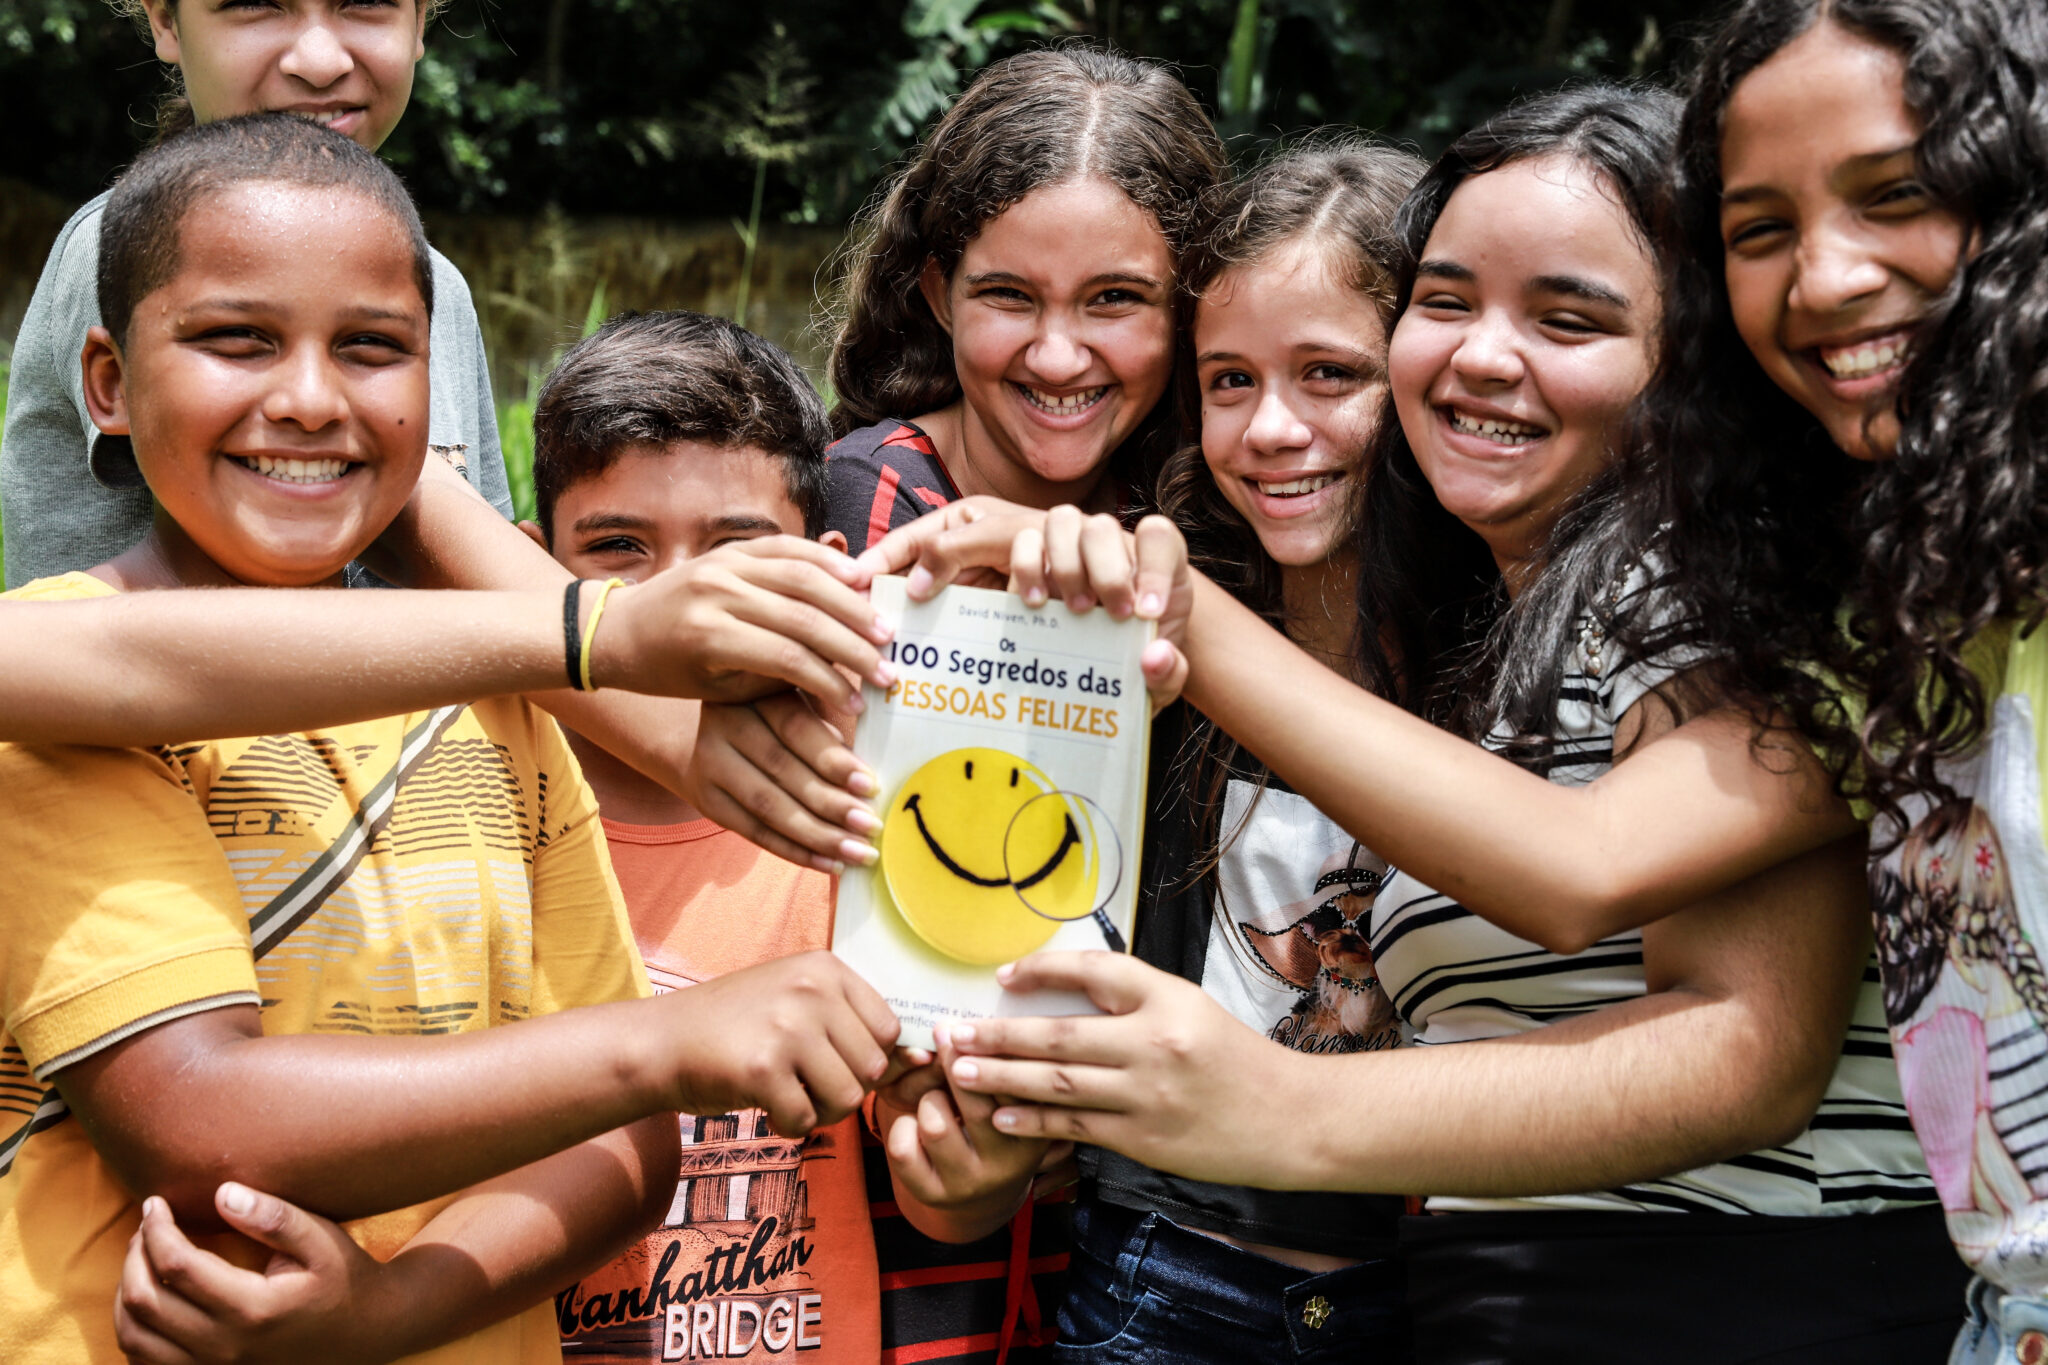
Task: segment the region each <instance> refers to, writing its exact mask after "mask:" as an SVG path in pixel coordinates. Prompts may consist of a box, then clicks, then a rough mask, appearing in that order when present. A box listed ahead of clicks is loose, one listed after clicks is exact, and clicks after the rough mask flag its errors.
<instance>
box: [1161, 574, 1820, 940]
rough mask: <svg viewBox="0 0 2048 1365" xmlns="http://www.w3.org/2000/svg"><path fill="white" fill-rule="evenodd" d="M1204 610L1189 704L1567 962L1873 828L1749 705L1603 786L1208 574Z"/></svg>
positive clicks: (1804, 753) (1469, 903) (1199, 604)
mask: <svg viewBox="0 0 2048 1365" xmlns="http://www.w3.org/2000/svg"><path fill="white" fill-rule="evenodd" d="M1195 600H1196V606H1195V611H1194V613H1193V616H1192V618H1191V620H1190V621H1189V624H1188V628H1187V630H1188V635H1187V653H1188V658H1189V675H1188V685H1187V693H1186V695H1187V698H1188V700H1189V701H1191V702H1192V703H1194V705H1196V706H1197V707H1199V708H1200V709H1201V710H1202V711H1203V712H1204V713H1205V714H1206V715H1208V717H1209V718H1210V719H1211V720H1213V721H1215V722H1216V723H1217V724H1218V725H1219V726H1221V727H1222V728H1223V729H1224V730H1225V731H1227V732H1228V733H1229V734H1231V735H1232V736H1233V737H1235V738H1236V739H1237V740H1239V741H1240V742H1241V743H1243V744H1244V746H1245V747H1246V748H1248V749H1250V750H1251V751H1252V752H1253V753H1254V754H1256V755H1258V757H1259V759H1260V760H1261V761H1262V762H1264V763H1265V764H1266V765H1267V766H1268V767H1270V768H1271V769H1272V770H1273V771H1274V772H1275V773H1277V774H1279V776H1280V777H1281V778H1282V779H1283V780H1284V781H1286V782H1287V783H1288V785H1289V786H1291V787H1292V788H1293V789H1294V790H1295V791H1297V792H1299V793H1301V794H1302V795H1303V796H1304V797H1306V798H1307V799H1308V800H1310V801H1311V802H1313V803H1314V804H1315V806H1316V807H1317V809H1319V810H1321V811H1323V812H1325V813H1327V814H1328V815H1329V817H1330V818H1331V819H1332V820H1335V821H1336V822H1337V823H1338V824H1339V825H1340V826H1342V827H1343V828H1344V830H1345V831H1346V832H1347V833H1349V834H1350V835H1352V836H1353V837H1354V838H1357V839H1359V840H1360V841H1362V842H1363V843H1365V844H1366V845H1367V846H1368V847H1370V848H1371V849H1372V850H1373V851H1374V852H1376V853H1378V854H1379V855H1380V856H1381V857H1383V858H1385V859H1386V860H1387V861H1388V862H1390V863H1392V864H1394V865H1395V866H1396V867H1399V868H1402V869H1404V870H1406V871H1408V872H1410V873H1412V874H1414V875H1415V876H1416V877H1418V878H1420V879H1421V880H1422V881H1424V882H1426V883H1427V884H1429V885H1430V886H1433V887H1435V888H1436V889H1437V890H1439V891H1441V892H1443V893H1444V894H1445V895H1447V896H1449V897H1451V898H1452V899H1453V900H1456V901H1458V902H1459V903H1460V904H1462V905H1464V906H1466V907H1468V908H1469V909H1471V910H1472V911H1473V912H1474V913H1476V914H1479V915H1482V916H1484V917H1485V918H1486V919H1488V920H1490V921H1491V922H1493V923H1494V924H1497V925H1499V926H1500V927H1501V928H1503V929H1506V930H1508V931H1509V932H1510V933H1513V934H1515V935H1517V936H1519V937H1522V938H1526V939H1528V940H1530V941H1531V942H1534V943H1539V944H1541V945H1543V946H1544V947H1545V948H1548V949H1550V950H1551V951H1552V952H1557V953H1566V954H1569V953H1575V952H1580V951H1582V950H1584V949H1585V948H1586V947H1588V946H1589V945H1591V944H1593V943H1597V942H1599V941H1600V940H1601V939H1603V938H1606V937H1608V936H1609V935H1611V934H1616V933H1620V932H1622V931H1623V930H1626V929H1633V928H1638V927H1641V926H1642V925H1645V924H1648V923H1650V922H1651V921H1653V920H1655V919H1657V918H1658V917H1660V916H1662V915H1665V914H1668V913H1670V912H1671V911H1673V910H1676V909H1678V908H1679V907H1681V906H1684V905H1688V904H1691V903H1692V902H1694V901H1697V900H1699V899H1700V898H1701V897H1702V896H1707V895H1711V894H1713V893H1714V892H1717V891H1720V890H1722V889H1723V888H1726V887H1728V886H1730V885H1731V884H1733V883H1735V882H1739V881H1741V880H1742V879H1744V878H1746V877H1753V876H1755V875H1757V874H1758V873H1760V872H1762V871H1764V870H1765V869H1767V868H1770V867H1774V866H1776V865H1778V864H1779V863H1782V862H1784V861H1785V860H1786V859H1788V858H1792V857H1795V856H1797V855H1799V854H1802V853H1805V852H1808V851H1809V850H1812V849H1815V848H1819V847H1821V846H1822V845H1825V844H1829V843H1833V842H1834V841H1836V840H1838V839H1842V838H1844V837H1846V836H1848V835H1851V834H1853V833H1855V832H1856V831H1857V830H1858V828H1859V826H1858V823H1857V821H1856V818H1855V816H1854V815H1853V814H1852V813H1851V812H1850V810H1849V808H1848V806H1847V804H1846V803H1844V802H1843V801H1842V800H1841V799H1840V798H1839V797H1837V796H1835V795H1834V794H1833V793H1832V792H1831V791H1830V789H1829V784H1828V780H1827V777H1826V774H1825V773H1824V772H1823V770H1822V768H1821V765H1820V762H1819V760H1818V759H1817V758H1816V757H1815V756H1814V754H1813V752H1812V750H1811V749H1809V748H1808V747H1807V746H1806V745H1805V744H1803V743H1801V742H1799V741H1798V739H1797V738H1796V736H1786V735H1782V734H1778V733H1773V734H1772V735H1769V736H1766V737H1765V739H1764V742H1763V743H1762V744H1761V745H1758V744H1756V743H1755V742H1754V741H1755V739H1756V726H1755V724H1754V722H1753V721H1752V720H1751V719H1750V718H1749V717H1748V715H1747V714H1745V713H1742V712H1738V711H1717V712H1713V713H1710V714H1708V715H1703V716H1700V717H1698V718H1697V719H1694V720H1690V721H1687V722H1686V723H1685V724H1683V725H1680V726H1679V727H1677V728H1676V729H1674V730H1672V731H1670V732H1669V733H1668V734H1664V735H1661V736H1659V737H1658V738H1656V739H1654V740H1652V741H1650V742H1647V743H1644V744H1642V745H1640V747H1638V748H1637V749H1636V750H1635V752H1634V753H1633V754H1632V755H1631V756H1630V758H1629V760H1628V761H1627V762H1626V763H1622V764H1619V765H1617V766H1616V767H1615V768H1614V770H1613V771H1612V772H1610V773H1608V774H1607V775H1605V776H1604V777H1602V778H1600V779H1599V780H1598V781H1597V782H1594V783H1593V784H1592V785H1590V786H1586V787H1564V786H1558V785H1555V784H1553V783H1550V782H1547V781H1545V780H1544V779H1543V778H1541V777H1538V776H1537V775H1535V774H1534V773H1531V772H1528V771H1526V770H1524V769H1522V768H1518V767H1516V766H1515V765H1514V764H1512V763H1510V762H1508V761H1507V760H1506V759H1503V758H1500V757H1498V756H1497V755H1494V754H1490V753H1488V752H1486V751H1485V750H1484V749H1481V748H1480V747H1478V746H1477V745H1474V744H1469V743H1466V742H1465V741H1464V740H1461V739H1459V738H1457V737H1456V736H1454V735H1451V734H1448V733H1446V732H1444V731H1442V730H1439V729H1437V728H1436V727H1435V726H1433V725H1430V724H1428V723H1427V722H1425V721H1423V720H1421V719H1419V718H1417V717H1415V716H1411V715H1409V714H1408V713H1406V712H1404V711H1402V710H1401V709H1400V708H1399V707H1396V706H1394V705H1392V704H1390V703H1388V702H1386V701H1383V700H1381V699H1380V698H1378V697H1375V696H1373V695H1372V694H1370V693H1368V692H1366V691H1365V690H1364V689H1362V688H1359V687H1356V686H1354V685H1353V684H1351V683H1350V682H1348V681H1346V680H1345V679H1343V678H1341V677H1339V676H1338V675H1337V674H1335V673H1333V672H1331V671H1330V670H1329V669H1327V668H1324V667H1323V666H1322V665H1321V664H1319V663H1317V662H1315V661H1314V660H1313V659H1311V658H1310V657H1309V656H1308V655H1307V654H1305V653H1303V652H1302V651H1301V650H1300V649H1298V648H1296V647H1295V646H1294V645H1293V644H1291V643H1289V642H1288V641H1287V639H1286V638H1285V637H1284V636H1282V635H1281V634H1280V633H1279V632H1278V631H1276V630H1274V629H1273V628H1272V627H1270V626H1268V625H1267V624H1266V623H1265V622H1263V621H1261V620H1260V619H1259V618H1258V617H1257V616H1256V615H1254V614H1253V613H1252V612H1250V611H1249V610H1247V609H1246V608H1245V607H1244V606H1243V605H1241V604H1240V603H1238V602H1237V601H1236V600H1235V599H1233V598H1232V597H1231V596H1230V595H1229V594H1228V593H1226V592H1224V591H1223V590H1222V589H1221V588H1218V587H1217V586H1216V585H1215V584H1214V583H1211V582H1210V581H1209V580H1207V579H1206V578H1201V577H1199V576H1198V577H1197V579H1196V599H1195ZM1362 772H1363V773H1371V774H1376V775H1382V776H1380V777H1377V778H1375V780H1368V781H1361V780H1360V774H1361V773H1362ZM1386 773H1399V774H1400V775H1401V780H1400V781H1398V782H1387V781H1385V780H1384V778H1383V775H1384V774H1386Z"/></svg>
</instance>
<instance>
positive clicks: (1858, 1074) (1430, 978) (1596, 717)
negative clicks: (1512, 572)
mask: <svg viewBox="0 0 2048 1365" xmlns="http://www.w3.org/2000/svg"><path fill="white" fill-rule="evenodd" d="M1604 653H1605V655H1606V657H1603V649H1602V641H1601V639H1600V636H1599V634H1598V632H1597V631H1596V630H1595V629H1594V628H1593V627H1592V626H1591V625H1590V623H1589V624H1588V625H1587V626H1586V627H1585V628H1584V629H1583V630H1582V632H1581V635H1580V639H1579V642H1578V644H1577V646H1576V647H1575V649H1574V651H1573V658H1572V660H1571V664H1570V671H1569V672H1568V673H1567V676H1566V679H1565V683H1564V687H1563V688H1562V691H1561V695H1560V700H1559V704H1558V714H1557V718H1556V719H1557V724H1556V729H1555V740H1556V745H1555V748H1554V749H1553V750H1552V753H1551V755H1550V757H1549V764H1548V767H1549V770H1548V774H1547V775H1548V777H1549V779H1550V780H1551V781H1552V782H1556V783H1560V784H1562V785H1565V786H1584V785H1585V784H1587V783H1589V782H1591V781H1593V780H1594V779H1595V778H1597V777H1599V776H1600V775H1601V774H1602V773H1604V772H1606V771H1607V770H1608V769H1609V768H1610V767H1612V766H1613V758H1614V734H1615V730H1616V728H1617V726H1618V724H1619V722H1620V720H1621V718H1622V717H1623V716H1624V715H1626V714H1627V712H1628V710H1629V708H1630V707H1632V706H1634V705H1635V704H1636V703H1637V702H1638V701H1639V700H1641V699H1642V698H1643V697H1644V696H1645V695H1646V694H1647V693H1649V692H1650V691H1652V690H1653V689H1655V688H1657V687H1658V686H1660V685H1661V684H1663V683H1664V682H1665V681H1667V680H1668V679H1670V678H1671V677H1673V676H1674V675H1675V674H1676V673H1678V672H1679V671H1681V668H1680V667H1679V666H1678V664H1677V663H1676V662H1674V661H1663V660H1660V661H1658V662H1654V663H1650V664H1640V665H1630V664H1627V663H1625V662H1623V661H1621V660H1618V659H1616V658H1614V657H1613V651H1612V649H1611V648H1609V649H1607V650H1605V651H1604ZM1488 747H1489V748H1495V747H1500V743H1499V741H1498V739H1496V740H1490V741H1489V743H1488ZM1372 953H1373V958H1374V960H1375V961H1376V962H1377V964H1378V968H1379V976H1380V981H1381V984H1382V985H1383V986H1384V987H1385V988H1386V991H1387V993H1388V995H1389V996H1390V997H1391V998H1392V999H1393V1002H1394V1008H1395V1010H1396V1011H1397V1012H1398V1013H1399V1014H1400V1015H1401V1017H1402V1018H1403V1019H1404V1020H1405V1021H1406V1022H1407V1023H1408V1025H1409V1026H1410V1027H1411V1028H1412V1029H1413V1030H1414V1040H1415V1042H1416V1043H1417V1044H1419V1045H1422V1046H1440V1045H1443V1044H1446V1043H1462V1042H1470V1041H1473V1040H1476V1039H1485V1038H1503V1037H1510V1036H1513V1035H1516V1034H1522V1033H1527V1032H1529V1031H1531V1030H1533V1029H1538V1028H1542V1027H1543V1026H1544V1025H1545V1024H1551V1023H1555V1022H1557V1021H1558V1020H1560V1019H1570V1018H1572V1017H1574V1016H1576V1015H1581V1014H1586V1013H1588V1012H1590V1011H1593V1010H1597V1009H1599V1008H1601V1007H1602V1006H1605V1005H1611V1004H1615V1003H1618V1002H1620V1001H1623V1000H1630V999H1634V998H1635V997H1638V996H1640V995H1642V994H1643V992H1644V985H1643V942H1642V935H1641V933H1640V932H1637V931H1630V932H1628V933H1624V934H1616V935H1614V936H1613V937H1611V938H1607V939H1603V940H1602V941H1600V942H1599V943H1596V944H1595V945H1593V946H1592V947H1591V948H1589V949H1587V950H1586V951H1585V952H1582V953H1578V954H1574V955H1572V956H1569V957H1566V956H1560V955H1559V954H1556V953H1551V952H1547V951H1545V950H1544V949H1543V948H1541V947H1538V946H1537V945H1536V944H1534V943H1531V942H1529V941H1528V940H1527V939H1522V938H1517V937H1515V936H1514V935H1513V934H1510V933H1508V932H1507V931H1505V930H1503V929H1499V928H1496V927H1495V926H1493V925H1491V924H1489V923H1487V922H1486V921H1485V920H1483V919H1481V918H1479V917H1478V916H1477V915H1474V914H1472V913H1471V912H1470V911H1468V910H1466V909H1465V908H1464V907H1463V906H1461V905H1459V904H1458V903H1457V902H1455V901H1453V900H1451V899H1450V898H1449V897H1447V896H1443V895H1440V894H1438V893H1437V892H1435V891H1433V890H1431V889H1430V888H1429V887H1427V886H1425V885H1423V884H1422V883H1421V882H1419V881H1417V880H1415V879H1414V878H1413V877H1410V876H1408V875H1407V874H1405V873H1398V872H1397V873H1396V874H1395V875H1394V876H1393V877H1392V878H1391V879H1390V880H1389V882H1388V884H1387V886H1386V887H1385V889H1384V890H1382V891H1381V892H1380V896H1379V901H1378V904H1377V906H1376V907H1375V911H1374V915H1373V925H1372ZM1933 1199H1934V1187H1933V1182H1932V1180H1931V1179H1930V1178H1929V1176H1928V1174H1927V1164H1926V1161H1925V1160H1924V1158H1922V1156H1921V1154H1920V1146H1919V1144H1918V1143H1917V1142H1916V1141H1915V1140H1914V1137H1913V1133H1912V1130H1911V1128H1910V1126H1909V1125H1908V1123H1907V1121H1906V1108H1905V1103H1904V1101H1903V1100H1902V1098H1901V1096H1900V1091H1899V1075H1898V1068H1897V1067H1896V1066H1895V1065H1894V1063H1893V1060H1892V1051H1891V1044H1890V1039H1889V1035H1888V1033H1887V1030H1886V1026H1885V1016H1884V998H1883V992H1882V990H1881V989H1880V987H1879V984H1878V970H1877V959H1876V957H1875V955H1873V956H1872V958H1871V960H1870V962H1869V963H1868V964H1867V965H1866V967H1865V969H1864V977H1863V986H1862V990H1861V992H1860V993H1859V994H1858V996H1857V999H1856V1007H1855V1011H1854V1014H1853V1016H1852V1018H1851V1022H1850V1025H1849V1032H1848V1036H1847V1038H1846V1040H1845V1041H1844V1043H1843V1046H1842V1055H1841V1061H1840V1062H1839V1063H1838V1064H1837V1066H1836V1068H1835V1074H1834V1077H1833V1079H1832V1080H1831V1081H1830V1083H1829V1085H1828V1089H1827V1093H1826V1095H1825V1096H1824V1097H1823V1099H1822V1100H1821V1104H1820V1109H1819V1111H1818V1112H1817V1113H1816V1114H1815V1115H1814V1118H1813V1121H1812V1123H1811V1124H1809V1125H1808V1126H1807V1129H1806V1131H1805V1132H1803V1133H1801V1134H1800V1135H1799V1136H1798V1137H1796V1138H1794V1139H1793V1140H1792V1141H1790V1142H1788V1143H1786V1144H1784V1145H1783V1146H1781V1147H1773V1148H1770V1149H1768V1150H1765V1151H1760V1152H1752V1153H1750V1154H1748V1155H1747V1156H1741V1157H1736V1158H1734V1159H1733V1160H1730V1161H1724V1162H1720V1163H1718V1164H1716V1165H1712V1166H1705V1167H1701V1168H1699V1169H1697V1170H1692V1171H1686V1172H1683V1173H1681V1174H1678V1175H1672V1176H1667V1177H1665V1178H1663V1179H1660V1180H1648V1181H1644V1182H1642V1183H1640V1184H1635V1185H1630V1186H1626V1187H1624V1188H1621V1189H1615V1190H1600V1191H1593V1192H1589V1193H1584V1194H1571V1195H1552V1196H1544V1197H1539V1198H1526V1199H1466V1198H1434V1199H1431V1200H1430V1201H1429V1208H1430V1210H1431V1211H1432V1212H1437V1211H1454V1210H1455V1211H1467V1210H1505V1209H1582V1210H1607V1209H1613V1210H1640V1211H1665V1212H1669V1211H1681V1212H1682V1211H1688V1210H1709V1211H1719V1212H1724V1213H1759V1214H1778V1215H1817V1214H1835V1213H1865V1212H1875V1211H1878V1210H1883V1209H1891V1208H1900V1207H1904V1206H1907V1205H1913V1204H1924V1203H1930V1202H1932V1201H1933Z"/></svg>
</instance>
